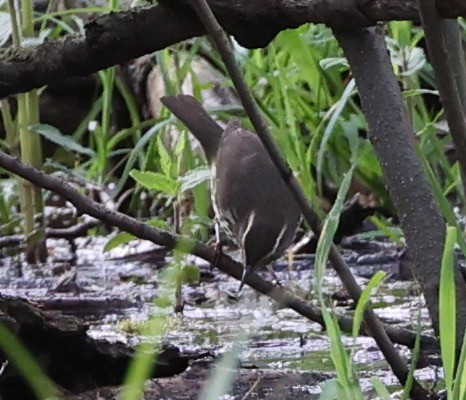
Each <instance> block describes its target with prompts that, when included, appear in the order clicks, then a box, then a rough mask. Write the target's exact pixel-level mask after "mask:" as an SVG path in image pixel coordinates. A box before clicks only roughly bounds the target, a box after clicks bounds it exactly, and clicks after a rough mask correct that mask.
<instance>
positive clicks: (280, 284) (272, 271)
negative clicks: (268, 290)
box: [266, 264, 283, 287]
mask: <svg viewBox="0 0 466 400" xmlns="http://www.w3.org/2000/svg"><path fill="white" fill-rule="evenodd" d="M266 268H267V271H269V272H270V274H271V275H272V278H273V281H274V283H275V284H276V285H277V286H280V287H282V286H283V285H282V283H281V282H280V279H278V276H277V274H276V273H275V271H274V270H273V268H272V266H271V265H270V264H267V265H266Z"/></svg>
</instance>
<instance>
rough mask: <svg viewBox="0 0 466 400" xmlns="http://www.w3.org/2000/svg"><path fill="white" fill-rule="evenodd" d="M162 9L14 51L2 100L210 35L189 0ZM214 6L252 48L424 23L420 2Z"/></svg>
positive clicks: (0, 66) (310, 0)
mask: <svg viewBox="0 0 466 400" xmlns="http://www.w3.org/2000/svg"><path fill="white" fill-rule="evenodd" d="M160 3H161V4H159V5H157V6H155V7H151V8H147V9H138V10H129V11H125V12H118V13H110V14H106V15H103V16H101V17H98V18H96V19H95V20H94V21H92V22H90V23H89V24H87V25H86V26H85V34H84V35H83V36H77V37H76V36H67V37H65V38H63V39H61V40H54V41H46V42H44V43H43V44H41V45H39V46H37V47H31V48H26V49H21V50H18V51H16V52H13V53H12V54H10V55H9V56H7V57H5V58H4V59H3V60H0V98H3V97H6V96H9V95H13V94H17V93H21V92H26V91H29V90H31V89H34V88H39V87H42V86H44V85H48V84H50V83H53V82H57V81H63V80H65V79H69V78H72V77H82V76H88V75H90V74H92V73H94V72H97V71H99V70H101V69H105V68H108V67H111V66H113V65H117V64H123V63H126V62H127V61H129V60H131V59H134V58H137V57H140V56H142V55H144V54H148V53H152V52H154V51H157V50H160V49H164V48H166V47H168V46H170V45H172V44H175V43H178V42H180V41H183V40H187V39H190V38H193V37H196V36H200V35H203V34H204V33H205V30H204V28H203V26H202V24H201V23H200V21H199V19H198V18H197V16H196V14H195V13H194V11H193V10H192V9H191V8H190V7H189V6H187V5H186V2H185V1H184V0H169V1H168V0H164V1H160ZM209 4H210V5H211V7H212V9H213V11H214V13H215V15H216V16H217V17H218V19H219V21H220V23H221V24H222V26H223V27H224V28H225V30H226V31H227V32H228V33H230V34H231V35H233V36H234V37H235V38H236V40H238V42H239V43H240V44H241V45H243V46H245V47H248V48H256V47H263V46H266V45H267V44H268V43H269V42H270V41H271V40H272V39H273V38H274V37H275V36H276V35H277V34H278V33H279V32H280V31H282V30H285V29H289V28H296V27H298V26H300V25H302V24H304V23H309V22H310V23H324V24H327V25H329V26H332V27H334V28H340V29H341V28H342V27H348V26H349V25H351V26H370V25H374V24H376V23H377V22H378V21H392V20H419V15H418V12H417V3H416V0H373V1H362V0H353V1H350V0H281V1H278V0H257V1H250V0H236V1H234V2H233V1H230V0H210V1H209ZM438 8H439V12H440V13H441V15H442V17H445V18H456V17H458V16H466V2H465V1H464V0H448V1H447V0H440V1H438Z"/></svg>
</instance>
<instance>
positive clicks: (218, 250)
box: [210, 240, 223, 273]
mask: <svg viewBox="0 0 466 400" xmlns="http://www.w3.org/2000/svg"><path fill="white" fill-rule="evenodd" d="M222 257H223V242H222V241H221V240H219V241H217V242H216V243H215V254H214V259H213V260H212V263H211V264H210V273H212V271H213V270H214V268H216V267H218V266H219V264H220V263H221V262H222Z"/></svg>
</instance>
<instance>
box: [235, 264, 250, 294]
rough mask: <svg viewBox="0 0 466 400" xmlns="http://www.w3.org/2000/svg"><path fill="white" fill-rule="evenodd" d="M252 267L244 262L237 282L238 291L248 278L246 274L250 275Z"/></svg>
mask: <svg viewBox="0 0 466 400" xmlns="http://www.w3.org/2000/svg"><path fill="white" fill-rule="evenodd" d="M251 272H252V267H251V266H250V265H248V264H244V267H243V275H242V276H241V283H240V284H239V289H238V293H239V292H241V289H242V288H243V286H244V282H245V281H246V279H248V276H249V275H251Z"/></svg>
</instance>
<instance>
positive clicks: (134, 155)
mask: <svg viewBox="0 0 466 400" xmlns="http://www.w3.org/2000/svg"><path fill="white" fill-rule="evenodd" d="M173 119H174V117H172V118H168V119H166V120H164V121H161V122H159V123H157V124H155V125H154V126H153V127H152V128H151V129H149V130H148V131H147V132H146V133H145V134H144V135H143V136H142V138H141V139H140V140H139V141H138V142H137V143H136V146H134V149H133V150H131V153H130V154H129V156H128V161H127V162H126V165H125V169H124V170H123V174H122V175H121V178H120V180H119V181H118V185H117V187H116V188H115V193H119V192H120V191H121V190H122V189H123V187H124V185H125V183H126V180H127V179H128V175H129V173H130V171H131V168H133V166H134V164H135V162H136V161H137V159H138V157H139V156H140V154H141V152H142V151H143V149H144V146H146V145H147V143H149V142H150V140H151V139H152V137H153V136H154V135H156V134H157V133H158V132H159V131H160V130H161V129H163V128H164V127H165V126H166V125H168V124H169V123H171V122H172V121H173Z"/></svg>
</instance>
